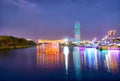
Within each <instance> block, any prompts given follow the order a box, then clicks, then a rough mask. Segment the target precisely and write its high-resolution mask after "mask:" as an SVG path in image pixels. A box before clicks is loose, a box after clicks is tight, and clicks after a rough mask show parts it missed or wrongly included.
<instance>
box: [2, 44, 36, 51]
mask: <svg viewBox="0 0 120 81" xmlns="http://www.w3.org/2000/svg"><path fill="white" fill-rule="evenodd" d="M34 46H36V45H24V46H2V47H1V46H0V50H4V49H21V48H29V47H34Z"/></svg>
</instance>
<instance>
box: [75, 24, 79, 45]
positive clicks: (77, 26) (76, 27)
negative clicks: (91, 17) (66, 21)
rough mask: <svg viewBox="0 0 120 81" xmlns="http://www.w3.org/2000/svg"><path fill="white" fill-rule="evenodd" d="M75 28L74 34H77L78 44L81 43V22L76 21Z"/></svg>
mask: <svg viewBox="0 0 120 81" xmlns="http://www.w3.org/2000/svg"><path fill="white" fill-rule="evenodd" d="M74 26H75V29H74V36H75V42H76V43H77V44H79V43H80V24H79V23H78V22H77V23H75V25H74Z"/></svg>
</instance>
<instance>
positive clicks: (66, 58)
mask: <svg viewBox="0 0 120 81" xmlns="http://www.w3.org/2000/svg"><path fill="white" fill-rule="evenodd" d="M63 53H64V57H65V70H66V78H67V77H68V55H69V48H68V46H65V47H64V48H63Z"/></svg>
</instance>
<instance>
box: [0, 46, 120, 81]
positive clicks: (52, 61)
mask: <svg viewBox="0 0 120 81" xmlns="http://www.w3.org/2000/svg"><path fill="white" fill-rule="evenodd" d="M85 80H86V81H90V80H96V81H98V80H110V81H115V80H120V50H102V51H101V50H97V49H96V48H83V47H67V46H65V47H63V48H61V53H58V54H44V53H41V52H39V51H38V48H37V47H32V48H23V49H12V50H0V81H85Z"/></svg>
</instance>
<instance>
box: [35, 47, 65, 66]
mask: <svg viewBox="0 0 120 81" xmlns="http://www.w3.org/2000/svg"><path fill="white" fill-rule="evenodd" d="M43 50H44V49H39V47H37V55H36V57H37V67H43V68H55V67H60V65H61V64H63V63H64V55H63V54H61V53H59V54H56V53H53V54H52V53H50V52H49V54H44V53H41V52H40V51H43Z"/></svg>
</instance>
